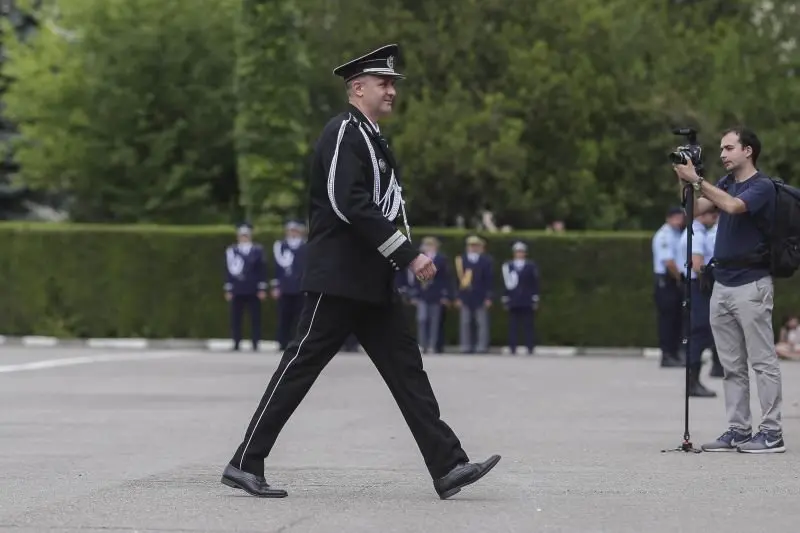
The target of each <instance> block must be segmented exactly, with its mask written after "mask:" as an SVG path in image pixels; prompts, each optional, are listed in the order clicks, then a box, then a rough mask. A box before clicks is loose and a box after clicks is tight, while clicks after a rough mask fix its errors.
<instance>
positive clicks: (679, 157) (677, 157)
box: [669, 152, 686, 165]
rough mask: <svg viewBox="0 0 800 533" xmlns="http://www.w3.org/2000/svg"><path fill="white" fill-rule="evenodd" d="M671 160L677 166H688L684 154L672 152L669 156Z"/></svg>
mask: <svg viewBox="0 0 800 533" xmlns="http://www.w3.org/2000/svg"><path fill="white" fill-rule="evenodd" d="M669 160H670V161H672V163H674V164H676V165H685V164H686V154H685V153H683V152H672V153H671V154H669Z"/></svg>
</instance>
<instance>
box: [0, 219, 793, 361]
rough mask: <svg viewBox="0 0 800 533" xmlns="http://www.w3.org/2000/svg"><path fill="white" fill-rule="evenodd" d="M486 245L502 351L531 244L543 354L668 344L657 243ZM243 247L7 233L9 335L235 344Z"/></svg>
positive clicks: (0, 318) (451, 233)
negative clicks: (227, 280)
mask: <svg viewBox="0 0 800 533" xmlns="http://www.w3.org/2000/svg"><path fill="white" fill-rule="evenodd" d="M281 234H282V231H281V230H280V229H261V230H257V231H256V234H255V240H256V241H257V242H260V243H262V244H263V245H264V247H265V248H266V250H267V253H268V254H271V247H272V242H273V241H274V239H276V238H279V237H280V236H281ZM424 235H437V236H439V237H440V238H441V239H442V241H443V251H444V252H445V253H446V254H447V255H448V256H449V257H450V259H451V260H452V258H453V257H454V256H455V255H456V254H457V253H459V252H460V251H461V250H462V249H463V242H464V238H465V237H466V235H467V233H465V232H463V231H459V230H452V229H429V228H416V229H415V230H414V233H413V238H414V241H415V242H419V240H420V239H421V238H422V237H423V236H424ZM485 237H486V239H487V241H488V249H487V251H488V252H489V253H490V254H491V255H492V256H493V257H494V258H495V288H496V291H497V292H496V294H497V295H498V298H497V300H498V301H497V304H496V305H495V307H494V308H493V313H492V343H493V344H497V345H501V344H504V343H505V339H506V320H505V319H506V316H505V312H504V311H502V309H501V307H500V305H499V295H500V293H501V291H502V287H503V281H502V274H501V272H500V265H501V263H502V261H505V260H506V259H508V258H509V257H510V255H511V245H512V244H513V242H514V241H515V240H518V239H521V240H523V241H525V242H527V243H528V245H529V255H530V257H531V258H532V259H534V260H535V261H536V262H537V263H538V265H539V268H540V271H541V276H542V294H541V298H542V299H541V307H540V312H539V315H538V318H537V329H538V333H539V339H540V343H541V344H547V345H574V346H620V347H622V346H657V341H656V326H655V311H654V305H653V298H652V293H653V279H652V274H651V264H652V260H651V254H650V237H651V235H650V234H647V233H619V232H617V233H570V232H567V233H564V234H558V235H555V234H545V233H543V232H518V233H513V234H489V235H485ZM233 239H234V236H233V231H232V228H229V227H191V226H189V227H175V226H171V227H161V226H96V225H51V224H41V223H38V224H20V223H12V224H0V250H2V255H1V256H0V275H1V276H2V279H3V281H4V282H3V284H2V288H0V334H4V335H57V336H62V337H150V338H211V337H222V338H225V337H227V336H228V334H229V333H228V313H227V307H226V306H227V304H226V302H225V301H224V299H223V298H222V283H223V276H224V258H223V250H224V248H225V246H226V245H227V244H228V243H230V242H232V241H233ZM270 274H271V272H270ZM798 279H800V277H798V278H797V279H790V280H779V281H778V282H777V284H776V286H777V289H776V298H775V300H776V312H775V316H776V327H777V324H778V321H779V320H780V319H781V318H782V317H783V316H784V315H785V314H786V313H789V312H795V311H800V293H799V292H798V291H797V290H796V289H797V286H798ZM275 308H276V306H275V303H274V301H270V302H269V303H268V304H267V305H265V308H264V313H263V314H264V318H263V320H264V336H265V338H274V331H275V319H276V312H275V311H276V309H275ZM246 324H247V321H245V332H247V326H246ZM447 337H448V339H447V340H448V343H456V342H457V339H458V320H457V317H456V313H455V311H451V312H450V313H449V315H448V323H447Z"/></svg>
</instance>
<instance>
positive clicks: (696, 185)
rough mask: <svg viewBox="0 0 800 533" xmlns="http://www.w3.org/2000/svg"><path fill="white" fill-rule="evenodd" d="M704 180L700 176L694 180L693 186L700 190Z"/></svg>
mask: <svg viewBox="0 0 800 533" xmlns="http://www.w3.org/2000/svg"><path fill="white" fill-rule="evenodd" d="M704 181H705V180H704V179H703V178H699V179H698V180H697V181H695V182H693V183H692V187H694V190H696V191H699V190H700V187H701V185H703V182H704Z"/></svg>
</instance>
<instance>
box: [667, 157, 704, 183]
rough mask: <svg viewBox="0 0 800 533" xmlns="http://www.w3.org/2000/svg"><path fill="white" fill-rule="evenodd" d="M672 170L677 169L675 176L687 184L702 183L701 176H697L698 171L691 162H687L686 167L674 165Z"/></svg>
mask: <svg viewBox="0 0 800 533" xmlns="http://www.w3.org/2000/svg"><path fill="white" fill-rule="evenodd" d="M672 168H673V169H675V174H677V175H678V177H679V178H680V179H682V180H683V181H685V182H687V183H695V182H697V181H700V176H698V175H697V171H696V170H695V168H694V165H693V164H692V162H691V161H687V162H686V164H685V165H672Z"/></svg>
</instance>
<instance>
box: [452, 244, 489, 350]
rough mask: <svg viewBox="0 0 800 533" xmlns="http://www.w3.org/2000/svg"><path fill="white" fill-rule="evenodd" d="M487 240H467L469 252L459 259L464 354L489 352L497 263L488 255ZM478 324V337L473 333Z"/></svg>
mask: <svg viewBox="0 0 800 533" xmlns="http://www.w3.org/2000/svg"><path fill="white" fill-rule="evenodd" d="M484 250H485V246H484V242H483V239H481V238H480V237H478V236H476V235H472V236H470V237H468V238H467V250H466V252H465V253H463V254H461V255H457V256H456V258H455V265H456V276H457V283H458V292H457V299H456V303H455V305H456V307H457V308H458V310H459V315H460V322H459V331H460V338H461V352H462V353H475V352H477V353H486V352H488V351H489V308H490V307H491V306H492V285H493V283H494V277H493V273H492V271H493V264H492V263H493V262H492V258H491V257H489V256H488V255H486V254H485V253H484ZM473 322H474V323H475V326H476V329H477V336H475V335H473V334H472V324H473ZM476 337H477V338H476Z"/></svg>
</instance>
